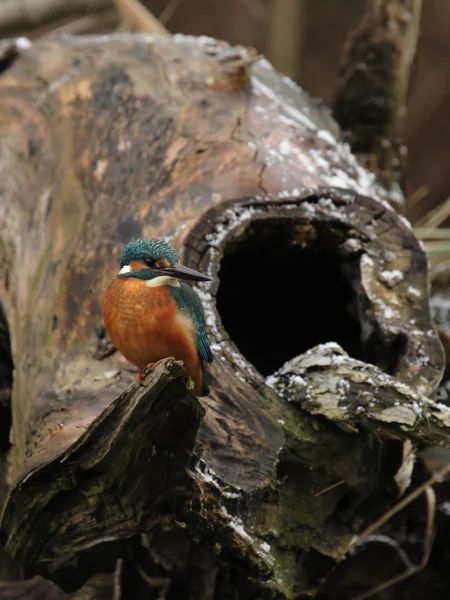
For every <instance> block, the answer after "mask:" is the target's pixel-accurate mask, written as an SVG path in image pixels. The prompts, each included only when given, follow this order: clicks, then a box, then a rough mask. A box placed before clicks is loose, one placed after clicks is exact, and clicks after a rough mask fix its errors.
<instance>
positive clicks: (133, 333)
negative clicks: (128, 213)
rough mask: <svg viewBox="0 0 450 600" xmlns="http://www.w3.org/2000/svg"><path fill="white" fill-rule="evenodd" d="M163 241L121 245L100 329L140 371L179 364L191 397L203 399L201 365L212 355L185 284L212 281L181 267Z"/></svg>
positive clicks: (206, 388)
mask: <svg viewBox="0 0 450 600" xmlns="http://www.w3.org/2000/svg"><path fill="white" fill-rule="evenodd" d="M179 260H180V259H179V255H178V252H177V251H176V250H175V248H174V247H173V246H172V245H171V244H169V243H168V242H166V241H165V240H163V239H158V238H142V239H136V240H132V241H130V242H128V243H127V244H126V245H125V248H124V251H123V255H122V259H121V261H120V270H119V273H118V274H117V276H116V277H115V278H114V279H113V281H112V282H111V284H110V286H109V288H108V290H107V292H106V295H105V298H104V302H103V321H104V324H105V328H106V330H107V332H108V334H109V336H110V338H111V340H112V342H113V344H114V346H115V347H116V349H117V350H119V352H121V354H123V356H124V357H125V358H126V359H127V360H128V361H129V362H130V363H131V364H133V365H135V366H136V367H138V369H139V371H140V372H139V374H138V381H141V379H142V374H143V371H144V369H145V368H146V367H147V366H148V367H152V366H153V365H154V364H155V363H156V362H157V361H159V360H161V359H163V358H168V357H173V358H175V359H177V360H182V361H183V363H184V367H185V370H186V374H187V375H188V376H189V377H190V378H191V379H192V381H193V383H194V386H193V392H194V394H195V395H196V396H207V395H208V394H209V393H210V388H209V385H208V381H207V372H206V366H205V365H206V363H211V362H212V359H213V356H212V352H211V346H210V344H209V340H208V334H207V331H206V324H205V314H204V310H203V306H202V303H201V300H200V298H199V297H198V295H197V294H196V292H195V291H194V290H193V289H192V287H191V286H190V285H189V284H188V283H185V281H184V280H186V281H211V277H208V276H206V275H203V274H202V273H199V272H198V271H195V270H194V269H190V268H188V267H185V266H183V265H181V264H180V262H179Z"/></svg>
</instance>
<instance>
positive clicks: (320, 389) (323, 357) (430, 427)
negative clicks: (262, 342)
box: [270, 344, 450, 448]
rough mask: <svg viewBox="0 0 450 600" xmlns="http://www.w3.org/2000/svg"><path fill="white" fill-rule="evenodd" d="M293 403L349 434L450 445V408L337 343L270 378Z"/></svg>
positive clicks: (312, 353) (302, 356)
mask: <svg viewBox="0 0 450 600" xmlns="http://www.w3.org/2000/svg"><path fill="white" fill-rule="evenodd" d="M270 383H271V385H272V386H273V387H274V388H275V390H276V391H277V392H278V393H279V394H280V395H281V396H283V397H285V398H286V399H287V400H289V402H298V403H299V404H300V406H301V407H302V408H304V409H305V410H306V411H308V412H309V413H310V414H312V415H322V416H324V417H326V418H327V419H329V420H330V421H333V422H334V423H336V424H337V425H338V426H339V427H341V428H342V429H344V430H345V431H350V432H354V433H357V432H358V431H359V430H365V431H369V432H371V433H372V434H373V435H377V436H382V437H392V438H393V439H399V440H411V441H413V442H415V443H416V444H431V445H433V444H439V445H440V446H443V447H446V448H448V447H450V408H449V407H448V406H446V405H444V404H441V403H439V402H434V401H433V400H430V399H428V398H426V397H423V396H420V395H419V394H417V393H416V392H415V391H414V390H413V389H411V388H409V387H408V386H406V385H405V384H403V383H401V382H399V381H398V380H397V379H394V378H393V377H390V376H389V375H386V373H383V372H382V371H381V370H380V369H378V368H377V367H374V366H372V365H368V364H367V363H363V362H361V361H359V360H355V359H353V358H350V357H349V356H348V354H347V353H346V352H344V351H343V350H342V348H340V347H339V346H338V345H337V344H328V345H325V346H322V347H319V348H313V349H312V350H310V351H308V352H307V353H305V354H303V355H301V356H298V357H296V358H294V359H292V360H291V361H289V362H288V363H286V364H285V365H284V366H283V367H282V369H280V371H278V372H277V373H275V374H274V375H272V376H271V378H270Z"/></svg>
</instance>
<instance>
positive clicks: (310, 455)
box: [0, 35, 450, 599]
mask: <svg viewBox="0 0 450 600" xmlns="http://www.w3.org/2000/svg"><path fill="white" fill-rule="evenodd" d="M8 52H9V54H8V55H7V56H8V58H7V60H5V61H4V62H3V63H2V64H3V65H4V71H3V73H2V75H1V78H0V88H1V96H0V105H1V111H0V129H1V137H0V139H1V145H0V174H1V177H0V181H2V187H1V189H0V207H1V218H2V222H3V223H4V227H3V228H2V231H1V232H0V252H1V263H0V264H1V267H0V268H1V269H2V276H1V278H0V299H1V303H2V307H3V311H4V315H5V319H4V324H3V327H2V328H0V331H1V329H3V330H5V331H8V333H9V338H10V339H9V340H6V341H5V342H4V348H3V352H4V353H5V354H6V355H7V343H9V341H10V344H11V353H12V361H13V364H14V381H13V388H12V399H11V407H12V419H13V425H12V433H11V440H12V446H11V449H10V451H9V457H8V459H9V465H10V472H9V484H10V488H11V489H10V492H9V496H8V498H7V500H6V502H5V506H4V509H3V514H2V520H1V539H2V543H3V544H4V547H5V550H6V552H7V553H8V555H9V556H10V557H11V558H12V559H13V560H14V561H15V563H16V564H17V566H18V569H19V571H20V575H21V576H23V577H32V576H33V575H36V574H39V575H43V576H44V577H47V578H50V579H52V580H53V581H54V582H56V583H57V584H58V585H59V586H61V588H62V589H64V590H65V591H73V590H76V589H79V588H80V586H82V585H83V584H84V583H85V582H86V581H87V580H88V579H89V578H90V577H91V576H93V575H95V574H96V573H99V572H113V571H114V570H115V569H116V565H117V563H118V560H119V561H124V563H123V564H124V565H126V564H129V563H130V556H131V557H132V560H131V563H132V567H130V568H134V569H138V570H140V571H142V572H144V573H146V574H147V575H146V576H145V577H147V579H148V577H150V578H152V577H153V578H161V577H163V578H164V580H166V579H167V580H168V581H169V583H168V584H167V585H168V586H169V588H170V592H169V594H170V593H171V594H172V597H174V598H179V597H181V595H180V594H181V593H182V591H183V593H185V594H186V596H185V597H187V589H189V590H191V592H190V593H192V594H194V593H195V594H196V595H195V597H198V598H205V599H206V598H210V597H214V594H219V593H220V594H222V595H221V597H223V598H231V597H235V596H234V595H233V594H234V591H235V590H239V598H241V599H245V598H253V597H255V594H257V595H258V597H261V598H293V597H294V596H295V595H297V596H298V595H299V594H310V595H311V594H313V593H314V591H315V590H316V589H317V588H318V587H319V586H320V584H321V582H322V581H323V580H324V579H325V578H326V576H327V575H328V573H329V572H330V571H331V570H332V569H333V568H334V566H335V564H336V562H337V561H340V560H341V559H342V558H343V557H344V556H345V553H346V551H347V549H348V548H349V544H350V541H351V539H352V537H353V535H354V533H355V531H357V530H358V529H359V528H360V527H361V525H362V524H363V523H365V522H366V521H368V520H370V519H372V518H374V517H376V516H378V515H379V514H380V512H381V511H382V510H383V509H384V508H385V507H386V506H388V505H389V504H390V503H391V502H393V500H394V499H395V498H396V497H397V496H398V494H399V493H401V492H402V491H403V490H404V489H405V487H407V485H408V483H409V481H406V482H403V483H402V485H401V486H400V485H399V484H398V478H397V479H396V475H397V473H398V472H399V470H400V469H401V468H402V461H403V445H404V443H405V442H410V443H411V442H412V443H413V444H416V443H427V444H434V443H435V444H442V445H446V439H447V438H446V435H447V433H448V427H449V426H450V417H449V416H448V413H449V412H450V410H449V409H448V408H447V407H446V406H443V405H439V404H437V403H436V402H434V400H433V399H432V398H433V394H434V392H435V390H436V388H437V386H438V384H439V381H440V378H441V376H442V371H443V354H442V347H441V345H440V342H439V338H438V336H437V335H436V332H435V330H434V328H433V325H432V322H431V318H430V311H429V306H428V275H427V261H426V257H425V254H424V252H423V249H422V247H421V246H420V244H419V242H418V241H417V240H416V238H415V236H414V234H413V231H412V229H411V227H410V225H409V223H408V222H407V221H406V220H405V219H403V218H402V217H400V216H398V215H397V214H396V213H395V212H394V211H393V209H392V208H391V206H390V205H389V204H388V203H386V202H385V200H384V190H383V188H382V187H381V186H380V185H379V184H378V183H377V182H376V180H375V179H374V177H373V176H372V175H370V174H369V173H368V172H367V171H366V170H364V169H363V168H362V167H361V166H360V165H359V164H358V162H357V161H356V159H355V158H354V156H353V155H352V154H351V153H350V151H349V149H348V147H347V146H345V145H343V144H342V143H341V142H340V141H339V131H338V129H337V126H336V124H335V123H334V122H333V121H332V119H331V117H330V116H329V112H328V111H327V110H326V109H325V108H323V107H321V106H320V105H319V104H318V103H317V102H315V101H313V100H311V99H310V98H309V97H308V96H307V94H305V93H304V92H303V91H302V90H300V89H299V88H297V87H296V86H295V85H294V84H293V83H292V82H291V81H290V80H288V79H286V78H285V77H282V76H280V74H278V73H277V72H276V71H275V70H274V69H273V68H272V67H271V66H270V65H269V63H267V61H265V60H259V61H257V57H255V55H254V54H253V53H252V52H250V51H247V50H246V49H243V48H230V47H229V46H228V45H227V44H224V43H220V42H216V41H214V40H211V39H208V38H199V39H197V38H189V37H183V36H175V37H174V38H158V37H151V36H146V35H111V36H106V37H105V36H103V37H95V36H93V37H89V38H72V37H62V38H58V39H53V40H45V41H40V42H38V43H36V44H34V45H33V46H32V47H31V48H24V44H23V42H22V44H21V47H20V48H17V45H14V44H13V47H12V50H11V47H10V48H9V50H8ZM140 236H148V237H165V238H166V239H168V240H170V241H171V243H173V244H174V245H175V246H176V247H177V249H178V250H179V251H180V254H181V258H182V261H183V262H184V263H185V264H187V265H189V266H191V267H193V268H197V269H199V270H201V271H202V272H205V273H208V274H210V275H211V276H212V278H213V281H212V282H211V283H210V284H209V283H208V284H200V285H198V286H197V287H196V289H197V291H198V293H199V294H200V296H201V299H202V301H203V304H204V307H205V313H206V318H207V326H208V331H209V336H210V339H211V342H212V348H213V352H214V355H215V360H214V362H213V364H212V367H211V382H212V392H211V394H210V396H209V397H207V398H201V399H197V398H196V397H195V396H193V395H192V393H191V392H190V391H189V390H188V388H187V386H186V381H185V376H184V370H183V365H182V364H181V363H179V362H176V361H174V360H173V359H171V358H168V359H167V360H165V361H161V362H160V363H158V364H157V365H156V366H155V367H154V368H153V369H152V370H151V371H149V372H148V373H147V374H146V376H145V378H144V379H143V381H142V385H138V384H137V383H136V382H135V371H134V369H133V367H131V365H129V364H128V363H127V362H126V361H125V359H123V358H122V357H120V356H119V355H118V354H117V353H116V352H114V348H113V347H112V345H111V342H110V341H109V340H108V339H107V337H106V335H105V331H104V328H103V326H102V323H101V305H102V300H103V296H104V293H105V290H106V288H107V286H108V284H109V282H110V280H111V279H112V277H113V276H114V275H115V273H116V272H117V269H118V261H119V257H120V253H121V249H122V245H123V244H124V243H125V242H127V241H128V240H129V239H130V238H133V237H140ZM1 339H2V338H1V337H0V340H1ZM331 341H333V342H336V343H338V344H339V345H340V346H341V347H342V349H343V350H337V349H336V347H335V346H331V347H330V346H327V345H326V344H327V343H328V342H331ZM323 344H325V347H324V346H323ZM344 351H345V352H346V353H347V354H343V352H344ZM292 360H294V361H295V363H292ZM286 361H291V362H286ZM285 363H286V364H285ZM283 365H284V366H283ZM338 367H339V368H338ZM10 375H11V373H9V374H8V373H6V376H5V378H4V379H5V385H4V386H3V388H4V389H7V388H6V386H7V383H8V377H10ZM291 384H293V385H291ZM397 403H398V404H397ZM400 405H402V407H403V408H402V409H401V408H400ZM416 405H417V406H416ZM360 407H361V408H362V410H360ZM417 407H418V408H417ZM416 410H417V411H423V412H422V413H421V414H423V415H424V417H423V418H422V417H420V418H419V414H418V412H416ZM427 411H428V412H427ZM388 415H389V418H388ZM406 415H407V416H406ZM414 415H417V419H414ZM425 415H426V416H427V418H431V417H432V428H431V429H429V430H427V429H426V427H425V426H424V419H425ZM330 457H332V458H333V460H330ZM336 484H337V485H336ZM124 568H125V567H124ZM180 590H181V591H180ZM177 594H178V595H177ZM208 594H209V595H208ZM124 597H125V596H124ZM133 597H135V596H133ZM143 597H148V595H147V596H143ZM169 597H170V596H169ZM193 597H194V596H193Z"/></svg>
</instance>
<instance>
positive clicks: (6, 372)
mask: <svg viewBox="0 0 450 600" xmlns="http://www.w3.org/2000/svg"><path fill="white" fill-rule="evenodd" d="M13 368H14V366H13V361H12V356H11V344H10V339H9V327H8V323H7V321H6V317H5V314H4V312H3V309H2V307H1V306H0V452H6V450H8V448H9V446H10V442H9V430H10V428H11V389H12V378H13Z"/></svg>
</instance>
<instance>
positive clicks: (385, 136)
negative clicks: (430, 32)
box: [333, 0, 422, 208]
mask: <svg viewBox="0 0 450 600" xmlns="http://www.w3.org/2000/svg"><path fill="white" fill-rule="evenodd" d="M421 14H422V0H369V2H368V4H367V11H366V14H365V15H364V17H363V19H362V21H361V23H360V24H359V26H358V27H357V28H356V29H355V31H353V32H352V33H351V35H350V36H349V38H348V40H347V43H346V46H345V49H344V52H343V57H342V64H341V68H340V75H339V81H338V85H337V89H336V94H335V100H334V107H333V111H334V115H335V117H336V119H337V120H338V122H339V124H340V125H341V127H342V128H343V130H344V132H345V138H346V140H347V141H348V142H349V144H350V145H351V147H352V149H353V151H354V152H356V153H357V154H358V155H359V156H360V158H361V159H362V160H364V162H365V163H366V164H367V165H368V167H369V168H370V169H371V170H372V171H374V172H375V173H377V175H378V176H379V177H380V179H381V181H383V183H384V185H385V186H386V187H387V188H388V189H390V190H391V194H390V201H391V202H392V203H393V205H394V206H397V208H400V207H401V206H402V198H401V196H400V197H398V196H397V193H396V190H397V188H396V185H397V184H398V183H400V184H401V185H402V186H403V183H404V171H405V158H406V154H407V150H406V148H405V147H404V145H403V141H402V139H403V136H402V133H403V121H404V116H405V113H406V100H407V93H408V89H409V81H410V76H411V70H412V65H413V59H414V55H415V52H416V47H417V41H418V38H419V30H420V19H421Z"/></svg>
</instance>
